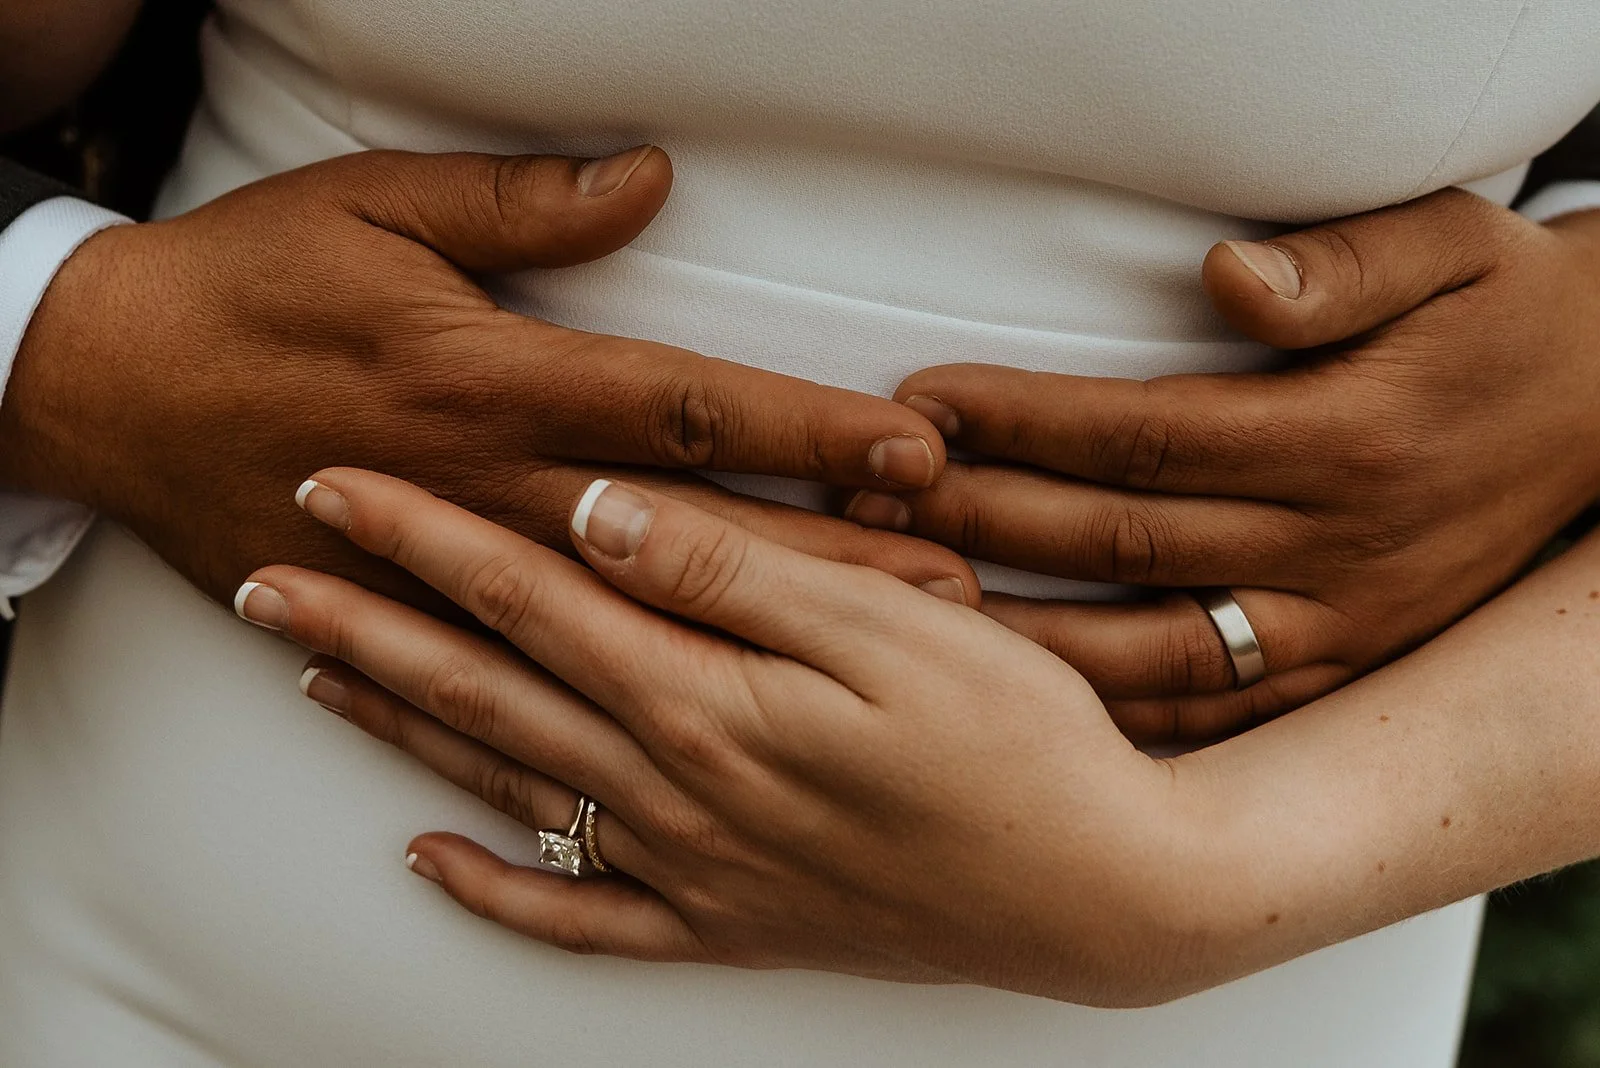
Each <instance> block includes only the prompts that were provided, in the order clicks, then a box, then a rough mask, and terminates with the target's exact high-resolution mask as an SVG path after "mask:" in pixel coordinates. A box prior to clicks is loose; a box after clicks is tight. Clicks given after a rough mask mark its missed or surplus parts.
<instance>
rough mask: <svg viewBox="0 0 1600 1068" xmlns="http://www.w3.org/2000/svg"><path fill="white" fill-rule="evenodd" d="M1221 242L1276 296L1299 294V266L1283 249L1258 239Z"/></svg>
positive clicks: (1297, 295)
mask: <svg viewBox="0 0 1600 1068" xmlns="http://www.w3.org/2000/svg"><path fill="white" fill-rule="evenodd" d="M1223 244H1225V245H1227V246H1228V249H1229V251H1231V252H1232V253H1233V254H1234V255H1235V256H1238V257H1239V262H1240V263H1242V264H1244V265H1245V267H1247V268H1248V269H1249V271H1250V273H1251V274H1253V275H1255V276H1256V277H1257V278H1259V279H1261V280H1262V281H1263V282H1265V283H1266V284H1267V288H1268V289H1270V290H1272V291H1273V292H1274V293H1276V294H1278V296H1280V297H1285V298H1287V299H1289V300H1295V299H1297V298H1298V297H1299V296H1300V287H1301V281H1300V266H1299V264H1297V263H1295V262H1294V259H1293V258H1292V257H1290V255H1289V254H1288V253H1287V252H1285V251H1283V249H1281V248H1279V247H1278V246H1277V245H1267V244H1263V243H1262V242H1260V241H1224V242H1223Z"/></svg>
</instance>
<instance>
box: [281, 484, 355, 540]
mask: <svg viewBox="0 0 1600 1068" xmlns="http://www.w3.org/2000/svg"><path fill="white" fill-rule="evenodd" d="M294 503H295V504H297V505H299V506H300V509H301V511H303V512H305V513H306V514H307V515H309V516H311V517H312V518H313V519H319V520H321V521H322V522H324V523H326V524H328V525H329V526H330V527H332V528H334V529H335V530H349V529H350V504H349V502H348V501H346V500H345V499H344V494H342V493H340V492H339V491H338V490H333V489H329V488H328V487H327V486H324V485H323V484H322V483H320V482H318V481H317V480H316V479H314V478H308V479H306V480H305V481H304V482H302V483H300V488H299V489H297V490H295V491H294Z"/></svg>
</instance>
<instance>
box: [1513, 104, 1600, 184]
mask: <svg viewBox="0 0 1600 1068" xmlns="http://www.w3.org/2000/svg"><path fill="white" fill-rule="evenodd" d="M1557 182H1600V108H1596V109H1595V110H1594V111H1591V112H1590V113H1589V117H1588V118H1586V119H1584V120H1583V121H1582V122H1580V123H1578V125H1577V126H1575V127H1573V128H1572V132H1571V133H1569V134H1567V136H1565V137H1563V138H1562V139H1561V140H1560V141H1559V142H1557V143H1556V144H1555V145H1554V146H1552V147H1551V148H1550V150H1549V151H1548V152H1546V153H1545V154H1544V155H1542V156H1540V157H1539V158H1537V159H1535V160H1534V161H1533V166H1532V167H1531V168H1530V169H1529V171H1528V180H1527V181H1526V182H1524V183H1523V184H1522V195H1521V197H1520V198H1519V199H1521V200H1526V199H1527V198H1528V197H1530V196H1532V195H1533V194H1535V193H1537V192H1538V191H1539V190H1541V189H1544V188H1546V187H1548V186H1552V185H1554V184H1556V183H1557Z"/></svg>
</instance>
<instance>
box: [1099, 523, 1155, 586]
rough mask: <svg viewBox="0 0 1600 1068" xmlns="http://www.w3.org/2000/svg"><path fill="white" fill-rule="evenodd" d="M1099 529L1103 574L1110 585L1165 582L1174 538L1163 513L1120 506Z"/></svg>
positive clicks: (1145, 584) (1144, 584)
mask: <svg viewBox="0 0 1600 1068" xmlns="http://www.w3.org/2000/svg"><path fill="white" fill-rule="evenodd" d="M1099 525H1100V529H1101V531H1102V533H1101V534H1100V536H1099V538H1098V539H1097V542H1098V544H1100V545H1101V546H1102V547H1103V548H1102V553H1103V567H1102V571H1103V572H1104V573H1105V575H1106V576H1107V578H1108V580H1109V581H1111V582H1122V583H1127V584H1129V585H1133V586H1148V585H1151V584H1154V583H1158V582H1160V581H1161V580H1162V578H1163V577H1164V575H1165V572H1166V570H1167V546H1168V545H1169V544H1170V542H1171V540H1172V537H1171V531H1170V529H1169V527H1170V524H1168V523H1167V521H1166V520H1165V519H1163V518H1162V517H1161V513H1159V512H1157V511H1154V510H1152V509H1149V508H1145V507H1143V506H1139V505H1116V506H1113V507H1112V508H1110V509H1108V510H1107V511H1106V512H1105V513H1104V515H1103V517H1102V518H1101V519H1100V521H1099Z"/></svg>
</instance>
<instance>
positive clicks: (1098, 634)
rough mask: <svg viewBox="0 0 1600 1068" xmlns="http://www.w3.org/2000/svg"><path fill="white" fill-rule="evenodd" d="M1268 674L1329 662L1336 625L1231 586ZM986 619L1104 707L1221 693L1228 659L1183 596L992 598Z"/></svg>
mask: <svg viewBox="0 0 1600 1068" xmlns="http://www.w3.org/2000/svg"><path fill="white" fill-rule="evenodd" d="M1233 593H1234V596H1235V598H1236V599H1237V600H1238V602H1239V606H1240V608H1241V609H1242V610H1243V611H1244V614H1245V617H1246V618H1247V619H1249V621H1250V627H1251V629H1252V630H1253V631H1254V632H1255V635H1256V640H1257V642H1258V643H1259V644H1260V646H1261V652H1262V656H1263V657H1264V658H1265V660H1266V670H1267V674H1268V675H1269V676H1271V675H1275V674H1281V673H1283V672H1286V671H1291V670H1293V669H1295V668H1298V667H1302V666H1304V665H1306V664H1309V663H1313V662H1316V661H1319V660H1323V659H1328V658H1330V650H1331V648H1332V646H1333V645H1334V644H1335V642H1334V640H1333V639H1334V638H1335V637H1336V636H1337V635H1338V630H1337V626H1338V622H1337V621H1336V620H1333V619H1331V618H1329V613H1328V612H1327V610H1326V609H1324V608H1322V607H1321V606H1320V605H1317V604H1315V603H1314V602H1311V601H1308V600H1307V599H1306V598H1303V597H1300V596H1298V595H1296V594H1290V593H1280V592H1278V591H1276V590H1259V589H1235V590H1234V591H1233ZM983 611H984V613H985V614H986V615H988V616H990V617H992V618H993V619H996V620H998V621H999V622H1001V623H1003V624H1005V625H1006V626H1007V627H1008V628H1010V629H1011V630H1014V631H1016V632H1017V633H1018V634H1021V635H1022V636H1023V637H1025V638H1028V639H1030V640H1031V641H1033V642H1035V643H1036V644H1038V645H1042V646H1044V647H1045V648H1046V649H1048V650H1050V652H1052V653H1054V654H1055V655H1056V656H1058V657H1060V658H1061V659H1062V660H1065V661H1066V662H1067V663H1068V664H1071V665H1072V666H1073V667H1074V668H1076V669H1077V671H1078V672H1079V673H1080V674H1082V675H1083V677H1084V678H1085V679H1087V680H1088V681H1089V684H1090V685H1091V686H1093V687H1094V690H1095V692H1096V693H1097V694H1099V695H1100V696H1101V698H1102V699H1104V700H1106V701H1118V700H1128V699H1133V698H1167V699H1175V698H1180V697H1187V696H1190V695H1195V694H1209V693H1228V692H1232V691H1233V689H1234V687H1235V686H1236V685H1237V675H1236V673H1235V671H1234V667H1233V660H1232V658H1230V657H1229V655H1228V650H1227V647H1226V646H1225V645H1224V644H1223V641H1222V637H1221V635H1220V634H1218V633H1217V628H1216V626H1215V625H1214V624H1213V623H1212V622H1211V617H1210V616H1209V615H1207V614H1206V611H1205V609H1203V608H1201V607H1200V602H1199V601H1197V600H1195V598H1194V597H1193V596H1192V595H1190V594H1188V593H1173V594H1171V595H1169V596H1167V597H1164V598H1162V599H1161V600H1160V601H1148V602H1139V603H1135V604H1117V603H1110V604H1108V603H1094V602H1080V601H1045V600H1035V599H1033V598H1029V597H1011V596H1006V595H1004V594H990V595H989V596H988V597H987V598H986V599H985V601H984V606H983Z"/></svg>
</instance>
